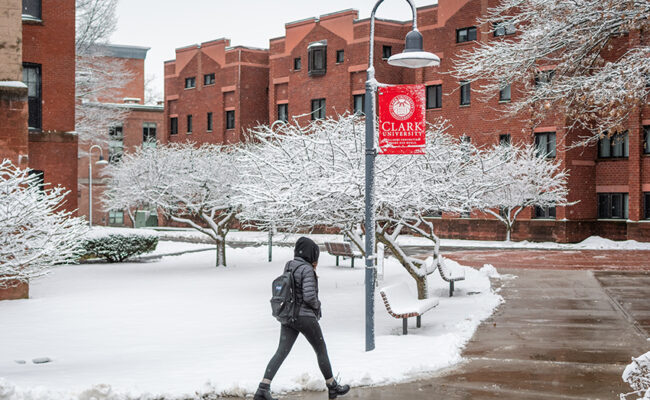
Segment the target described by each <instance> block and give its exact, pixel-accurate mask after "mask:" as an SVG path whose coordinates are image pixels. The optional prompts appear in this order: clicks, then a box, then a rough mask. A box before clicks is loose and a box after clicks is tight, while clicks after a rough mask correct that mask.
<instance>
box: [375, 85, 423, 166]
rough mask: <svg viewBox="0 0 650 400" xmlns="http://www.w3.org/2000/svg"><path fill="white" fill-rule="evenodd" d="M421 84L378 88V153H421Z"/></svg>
mask: <svg viewBox="0 0 650 400" xmlns="http://www.w3.org/2000/svg"><path fill="white" fill-rule="evenodd" d="M425 102H426V95H425V88H424V85H399V86H389V87H382V88H379V154H424V148H425V146H426V123H425V116H426V110H425V104H426V103H425Z"/></svg>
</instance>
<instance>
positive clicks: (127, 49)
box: [93, 44, 151, 60]
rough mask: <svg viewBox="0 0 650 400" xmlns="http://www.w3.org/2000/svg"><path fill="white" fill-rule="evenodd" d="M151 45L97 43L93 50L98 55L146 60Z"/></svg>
mask: <svg viewBox="0 0 650 400" xmlns="http://www.w3.org/2000/svg"><path fill="white" fill-rule="evenodd" d="M150 49H151V47H143V46H129V45H120V44H97V45H95V46H94V47H93V52H94V53H95V54H97V55H102V56H107V57H118V58H135V59H139V60H144V59H145V58H146V57H147V52H148V51H149V50H150Z"/></svg>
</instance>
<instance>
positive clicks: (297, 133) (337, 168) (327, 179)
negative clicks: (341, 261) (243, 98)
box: [240, 115, 489, 298]
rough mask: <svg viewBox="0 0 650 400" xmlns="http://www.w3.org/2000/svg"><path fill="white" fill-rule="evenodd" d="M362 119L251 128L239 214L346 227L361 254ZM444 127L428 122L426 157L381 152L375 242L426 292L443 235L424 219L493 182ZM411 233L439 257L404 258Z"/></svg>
mask: <svg viewBox="0 0 650 400" xmlns="http://www.w3.org/2000/svg"><path fill="white" fill-rule="evenodd" d="M364 129H365V128H364V121H363V119H361V118H359V117H358V116H355V115H350V116H343V117H339V118H337V119H332V118H328V119H325V120H319V121H315V122H312V123H310V124H308V125H306V126H300V125H298V124H284V123H276V124H274V125H273V126H271V127H268V126H261V127H258V128H256V129H254V130H252V131H251V132H250V134H251V137H250V138H249V140H248V145H247V146H246V147H244V148H243V149H242V154H241V156H240V158H241V160H242V165H243V166H244V168H243V169H242V183H241V186H240V188H241V190H240V195H241V196H242V197H243V198H245V199H246V200H245V201H244V200H243V201H241V203H242V207H243V208H242V212H241V214H240V218H241V219H243V220H245V221H252V222H254V223H255V224H256V225H257V226H262V227H264V226H266V227H267V228H268V229H271V227H272V226H276V227H278V228H280V229H285V230H289V231H294V230H296V229H307V230H311V229H314V228H316V227H323V226H326V227H334V228H338V229H340V230H341V232H342V233H343V234H344V235H345V236H347V237H348V238H349V239H350V240H351V241H352V242H353V243H354V244H355V245H356V247H357V248H358V249H359V251H360V252H361V253H362V254H363V253H364V245H363V242H362V239H361V237H360V235H359V233H358V232H359V230H360V228H361V229H363V226H364V224H363V222H364V210H365V202H364V201H365V174H364V157H365V147H364V135H363V132H364ZM445 130H446V124H445V123H444V122H443V121H439V122H437V123H436V124H433V125H430V126H429V127H428V133H427V147H426V154H425V155H415V156H413V155H391V156H378V157H377V159H376V168H375V174H376V179H375V182H376V185H375V205H376V209H377V212H376V215H377V219H376V220H377V230H376V235H377V240H378V241H380V242H382V243H384V244H385V245H386V246H387V247H388V248H389V250H391V252H392V253H393V254H394V255H395V256H396V257H397V259H398V260H399V261H400V263H401V264H402V265H403V266H404V268H405V269H406V270H407V271H408V272H409V274H410V275H411V276H412V277H413V278H414V279H415V280H416V282H417V284H418V296H419V297H420V298H425V297H426V293H427V290H426V276H427V275H428V274H430V273H432V272H434V271H435V270H436V268H437V267H438V264H437V263H438V262H440V257H439V240H438V238H437V236H436V235H435V234H434V232H433V224H432V222H431V220H428V219H427V218H426V217H427V216H428V215H430V214H431V213H432V212H436V211H446V212H461V211H465V210H467V209H470V208H476V204H475V202H476V201H478V200H479V199H481V196H480V195H479V194H481V193H482V192H483V191H484V190H487V189H488V188H489V187H488V185H486V184H485V181H483V180H482V179H481V176H480V174H479V172H480V173H482V168H483V167H482V163H481V157H480V156H481V152H479V151H478V150H476V149H474V148H472V147H471V145H469V144H466V143H463V144H461V143H459V142H458V141H457V140H455V139H453V138H452V137H451V136H449V135H446V134H445V133H444V131H445ZM405 231H411V232H415V233H418V234H422V235H424V236H425V237H428V238H430V239H431V240H432V241H433V242H434V243H435V244H436V245H435V251H434V259H435V262H434V263H433V264H426V263H425V262H424V261H423V260H419V259H416V258H413V257H409V256H407V255H406V254H405V253H404V251H403V250H402V249H401V247H400V245H399V243H398V241H397V237H398V235H399V234H400V233H403V232H405Z"/></svg>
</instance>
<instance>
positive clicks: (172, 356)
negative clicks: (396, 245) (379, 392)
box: [0, 247, 502, 400]
mask: <svg viewBox="0 0 650 400" xmlns="http://www.w3.org/2000/svg"><path fill="white" fill-rule="evenodd" d="M292 256H293V249H291V248H275V249H274V257H273V259H274V261H273V262H272V263H269V262H268V261H267V257H268V253H267V249H266V248H265V247H260V248H243V249H235V248H229V249H228V257H229V259H228V263H229V265H230V266H229V267H227V268H216V267H215V266H214V258H215V251H214V250H212V251H209V252H201V253H192V254H186V255H183V256H178V257H164V258H162V259H161V260H157V261H156V262H148V263H146V262H144V263H143V262H140V263H123V264H107V265H105V264H93V265H73V266H64V267H61V268H57V269H56V270H55V272H54V273H53V274H52V275H51V276H50V277H49V278H48V279H45V280H42V281H37V282H35V283H34V284H33V286H32V287H31V299H29V300H19V301H10V302H0V315H2V319H3V327H2V329H0V343H10V344H11V346H5V347H3V351H2V354H1V355H0V377H3V378H4V379H5V381H2V383H0V388H2V389H0V399H1V400H5V399H3V398H2V396H5V397H7V396H9V398H10V399H11V400H27V399H29V400H58V399H65V400H89V399H91V398H96V399H106V400H126V399H129V400H130V399H136V398H137V399H140V400H144V399H154V398H161V397H163V396H164V398H165V399H183V400H185V399H200V398H201V396H203V395H207V396H206V398H211V397H209V396H214V395H216V394H219V395H238V396H241V395H243V394H250V393H252V392H254V390H255V389H256V387H257V384H258V383H259V381H260V379H261V378H262V374H263V372H264V368H265V367H266V364H267V363H268V361H269V359H270V358H271V356H272V355H273V353H274V352H275V350H276V347H277V343H278V337H279V330H280V327H279V324H278V323H277V321H276V320H275V319H274V318H273V317H272V316H271V310H270V307H269V299H270V296H271V293H270V292H271V291H270V286H271V285H270V283H271V282H272V281H273V279H274V278H275V277H277V276H278V275H279V274H280V273H281V271H282V269H283V267H284V264H285V262H286V260H288V259H290V258H292ZM384 268H385V277H384V279H383V281H380V283H379V285H380V286H381V287H383V286H390V285H392V284H395V283H400V282H406V284H407V285H408V286H409V290H410V291H411V292H412V293H416V290H415V284H414V280H413V279H412V278H411V277H410V276H409V275H408V273H407V272H406V271H405V269H404V268H403V267H402V266H401V265H400V264H399V263H398V262H397V261H396V260H394V259H392V258H391V259H387V260H386V262H385V267H384ZM464 269H465V276H466V280H465V281H463V282H460V283H458V285H457V288H456V293H455V295H454V297H448V283H447V282H445V281H443V280H442V279H441V278H440V276H439V275H438V274H432V275H430V277H429V295H430V297H432V298H436V297H437V298H438V300H439V305H438V306H437V307H436V308H434V309H432V310H430V311H428V312H427V313H426V314H425V315H424V316H423V317H422V327H421V328H415V319H413V320H412V321H409V325H410V326H409V328H410V329H409V334H408V336H402V335H401V331H402V322H401V321H400V320H397V319H395V318H392V317H391V316H389V315H388V313H387V312H386V309H385V307H384V304H383V301H382V299H381V296H380V295H379V293H378V291H377V292H376V302H375V332H376V349H375V350H374V351H372V352H368V353H366V352H365V351H364V350H365V320H364V317H365V303H364V298H365V285H364V275H365V274H364V273H365V270H364V268H355V269H351V268H349V267H347V268H344V267H336V266H335V260H334V257H332V256H329V255H328V254H321V260H320V263H319V266H318V275H319V286H320V298H321V301H322V307H323V319H322V320H321V326H322V328H323V333H324V336H325V339H326V341H327V345H328V351H329V354H330V358H331V360H332V367H333V369H334V373H335V374H338V373H340V377H341V381H342V382H344V383H350V384H352V385H353V386H359V385H381V384H391V383H396V382H401V381H405V380H412V379H417V378H419V377H422V376H423V375H426V374H430V373H431V372H433V371H437V370H439V369H441V368H445V367H448V366H450V365H452V364H454V363H457V362H459V361H460V360H461V356H460V354H461V351H462V349H463V347H464V346H465V344H466V343H467V341H468V340H469V339H470V338H471V337H472V335H473V334H474V331H475V330H476V328H477V327H478V325H479V324H480V322H481V321H482V320H483V319H485V318H487V317H489V316H490V315H491V314H492V312H493V310H494V308H495V307H496V306H497V305H499V304H500V302H501V301H502V300H501V297H500V296H498V295H496V294H494V293H493V291H492V289H491V287H490V281H489V279H488V278H487V277H486V276H485V275H484V274H483V273H481V272H479V271H477V270H475V269H472V268H468V267H464ZM468 293H472V295H468ZM414 296H415V295H414ZM35 357H49V358H51V359H52V362H50V363H47V364H32V363H27V364H16V363H15V362H14V360H24V359H32V358H35ZM9 382H10V383H9ZM14 385H15V386H14ZM324 387H325V386H324V382H323V377H322V376H321V374H320V370H319V369H318V365H317V363H316V359H315V356H314V354H313V350H312V348H311V346H310V345H309V344H308V343H307V341H306V340H305V339H304V338H302V337H301V338H299V339H298V341H297V342H296V344H295V346H294V348H293V350H292V352H291V354H290V355H289V357H288V358H287V360H286V361H285V363H284V365H283V366H282V368H281V369H280V371H279V372H278V375H277V376H276V378H275V379H274V381H273V391H274V393H277V394H280V393H282V392H288V391H296V390H303V389H310V390H323V389H324ZM12 393H13V394H12Z"/></svg>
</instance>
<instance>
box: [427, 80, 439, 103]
mask: <svg viewBox="0 0 650 400" xmlns="http://www.w3.org/2000/svg"><path fill="white" fill-rule="evenodd" d="M427 108H428V109H430V108H442V85H433V86H427Z"/></svg>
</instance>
